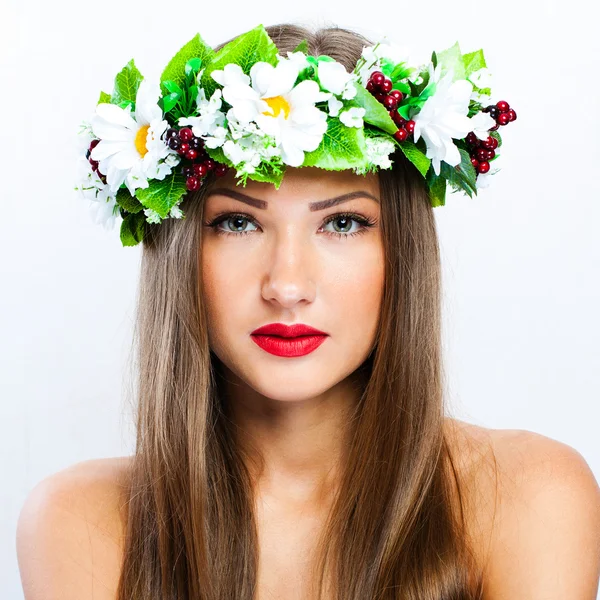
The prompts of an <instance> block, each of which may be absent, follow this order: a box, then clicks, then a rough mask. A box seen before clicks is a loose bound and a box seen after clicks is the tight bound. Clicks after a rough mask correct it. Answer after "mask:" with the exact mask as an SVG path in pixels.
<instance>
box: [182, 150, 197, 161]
mask: <svg viewBox="0 0 600 600" xmlns="http://www.w3.org/2000/svg"><path fill="white" fill-rule="evenodd" d="M197 156H198V151H197V150H194V149H193V148H190V149H189V150H188V151H187V152H186V153H185V157H186V158H187V159H188V160H195V159H196V157H197Z"/></svg>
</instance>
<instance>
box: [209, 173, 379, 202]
mask: <svg viewBox="0 0 600 600" xmlns="http://www.w3.org/2000/svg"><path fill="white" fill-rule="evenodd" d="M220 190H223V191H224V192H225V193H224V194H223V195H227V196H229V197H240V198H241V197H242V196H246V197H250V198H254V199H256V200H258V201H259V202H258V203H257V208H267V205H268V203H269V200H273V201H274V202H275V201H277V200H279V201H281V200H284V199H285V201H286V202H301V203H311V204H315V203H316V202H318V201H324V200H327V199H331V198H334V197H338V196H342V195H349V196H354V197H357V198H358V197H360V194H358V192H366V194H365V195H366V196H371V197H373V198H374V199H377V200H378V199H379V176H378V174H377V173H367V174H365V175H357V174H356V173H354V172H352V171H350V170H346V171H326V170H324V169H320V168H317V167H297V168H296V167H288V168H287V169H286V171H285V175H284V177H283V180H282V182H281V185H280V186H279V189H277V188H275V186H274V185H273V184H272V183H268V182H261V181H254V180H251V179H248V180H247V181H246V185H245V186H244V185H242V184H241V183H240V182H239V181H238V180H236V178H235V176H234V173H233V172H232V171H231V170H230V172H228V173H227V175H225V176H224V177H221V178H220V179H218V180H217V181H216V182H215V184H214V185H213V186H212V187H211V189H210V191H209V193H208V196H209V197H210V196H212V195H215V196H216V195H219V191H220ZM225 190H227V191H225ZM261 200H262V201H263V202H260V201H261ZM265 203H266V204H265ZM315 206H316V204H315ZM316 209H317V210H318V207H317V208H316Z"/></svg>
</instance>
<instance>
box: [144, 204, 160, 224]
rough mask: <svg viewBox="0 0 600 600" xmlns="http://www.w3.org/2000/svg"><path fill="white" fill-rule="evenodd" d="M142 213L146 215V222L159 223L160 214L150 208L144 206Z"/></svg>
mask: <svg viewBox="0 0 600 600" xmlns="http://www.w3.org/2000/svg"><path fill="white" fill-rule="evenodd" d="M144 214H145V215H146V217H148V218H147V219H146V221H147V222H148V223H160V222H161V221H162V218H161V216H160V215H159V214H158V213H157V212H156V211H155V210H154V209H152V208H145V209H144Z"/></svg>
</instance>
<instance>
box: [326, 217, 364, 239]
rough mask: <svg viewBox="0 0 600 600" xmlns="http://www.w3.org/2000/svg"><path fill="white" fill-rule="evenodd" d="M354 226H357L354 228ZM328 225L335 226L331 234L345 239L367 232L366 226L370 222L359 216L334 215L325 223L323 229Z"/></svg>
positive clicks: (330, 231)
mask: <svg viewBox="0 0 600 600" xmlns="http://www.w3.org/2000/svg"><path fill="white" fill-rule="evenodd" d="M354 224H357V226H356V227H354ZM328 225H332V226H333V230H329V231H328V232H329V233H332V234H334V235H338V236H340V237H344V236H349V235H355V234H356V233H362V232H363V231H366V227H365V226H368V221H366V220H364V219H362V218H359V217H358V215H356V216H352V215H334V216H333V217H331V218H330V219H328V220H327V221H326V222H325V224H324V225H323V227H327V226H328Z"/></svg>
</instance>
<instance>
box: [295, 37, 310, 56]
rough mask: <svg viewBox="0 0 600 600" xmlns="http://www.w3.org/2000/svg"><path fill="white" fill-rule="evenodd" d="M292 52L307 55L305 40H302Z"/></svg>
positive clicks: (306, 42)
mask: <svg viewBox="0 0 600 600" xmlns="http://www.w3.org/2000/svg"><path fill="white" fill-rule="evenodd" d="M293 52H304V54H308V41H307V40H306V39H304V40H302V41H301V42H300V43H299V44H298V45H297V46H296V47H295V48H294V50H293Z"/></svg>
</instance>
